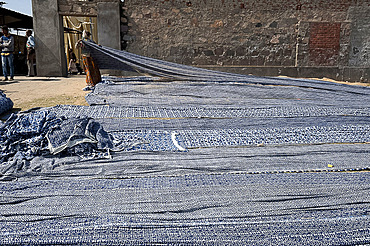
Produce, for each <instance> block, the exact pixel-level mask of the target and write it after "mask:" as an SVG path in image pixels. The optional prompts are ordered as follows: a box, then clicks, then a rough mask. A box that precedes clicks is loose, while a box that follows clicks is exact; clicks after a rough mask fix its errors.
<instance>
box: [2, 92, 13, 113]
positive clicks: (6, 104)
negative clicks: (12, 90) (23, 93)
mask: <svg viewBox="0 0 370 246" xmlns="http://www.w3.org/2000/svg"><path fill="white" fill-rule="evenodd" d="M12 108H13V102H12V100H10V98H7V97H6V95H5V94H4V93H3V92H2V91H0V115H1V114H3V113H6V112H8V111H9V110H11V109H12Z"/></svg>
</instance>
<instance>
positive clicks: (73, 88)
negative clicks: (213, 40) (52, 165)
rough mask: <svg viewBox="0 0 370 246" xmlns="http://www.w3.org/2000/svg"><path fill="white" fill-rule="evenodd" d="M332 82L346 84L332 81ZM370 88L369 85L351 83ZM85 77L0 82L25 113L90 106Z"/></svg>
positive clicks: (17, 79)
mask: <svg viewBox="0 0 370 246" xmlns="http://www.w3.org/2000/svg"><path fill="white" fill-rule="evenodd" d="M323 80H327V81H332V82H338V83H345V82H340V81H334V80H330V79H323ZM349 84H356V85H362V86H370V84H369V83H349ZM85 86H86V82H85V75H72V76H69V77H26V76H16V77H15V80H14V81H5V82H3V81H0V90H2V91H3V92H4V93H5V94H6V96H7V97H9V98H10V99H11V100H12V101H13V103H14V107H13V111H24V110H28V109H31V108H36V107H50V106H55V105H59V104H64V105H88V104H87V103H86V101H85V95H86V94H87V93H89V92H88V91H83V90H82V88H84V87H85Z"/></svg>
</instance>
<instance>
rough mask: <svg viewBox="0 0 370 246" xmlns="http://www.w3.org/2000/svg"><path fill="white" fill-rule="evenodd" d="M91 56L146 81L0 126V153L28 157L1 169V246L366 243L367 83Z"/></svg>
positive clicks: (118, 84)
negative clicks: (140, 73)
mask: <svg viewBox="0 0 370 246" xmlns="http://www.w3.org/2000/svg"><path fill="white" fill-rule="evenodd" d="M86 46H89V44H86ZM89 47H91V53H92V54H95V55H94V58H95V59H96V60H97V62H98V63H99V66H100V67H101V68H110V69H113V68H116V69H131V70H139V71H144V72H146V73H149V74H153V75H155V77H150V76H139V77H130V78H117V77H105V78H104V80H105V81H104V82H103V83H99V84H98V85H97V86H96V87H95V90H94V91H93V92H92V93H90V94H88V95H87V96H86V99H87V101H88V103H89V104H90V105H93V106H70V105H61V106H56V107H50V108H42V109H39V110H37V111H34V112H29V113H25V114H23V115H18V116H13V118H12V120H11V121H9V122H7V123H6V126H5V127H2V128H1V129H2V130H1V137H2V138H1V141H2V143H6V142H7V141H9V139H11V141H9V143H10V145H6V144H4V145H2V146H1V147H2V148H3V147H5V149H6V150H7V151H6V152H4V153H5V155H4V156H3V158H8V159H6V160H8V161H9V160H11V159H12V158H13V159H12V160H14V159H15V158H20V159H22V160H25V161H24V162H20V163H17V165H15V164H12V165H10V166H9V164H7V165H4V164H3V163H2V164H1V165H2V166H1V167H2V172H3V174H2V175H1V177H0V208H1V209H0V244H2V245H6V244H19V245H40V244H41V245H42V244H43V245H52V244H57V245H59V244H64V245H66V244H68V245H76V244H79V245H91V244H98V245H148V244H149V245H150V244H165V245H266V244H270V245H365V244H369V243H370V231H369V226H368V225H369V222H370V221H369V220H370V217H369V214H368V212H367V211H369V204H370V197H369V192H368V191H369V188H370V187H369V183H370V182H369V181H370V180H369V174H368V171H369V170H370V167H369V157H370V148H369V142H370V110H369V105H370V88H366V87H358V86H351V85H341V84H335V83H332V82H326V81H314V80H303V79H288V78H258V77H253V76H244V75H236V74H230V73H222V72H216V71H209V70H204V69H198V68H193V67H189V66H184V65H180V64H173V63H168V62H164V61H158V60H154V59H151V58H146V57H140V56H136V55H133V54H130V53H127V52H124V51H117V50H113V49H110V48H107V47H101V46H98V45H90V46H89ZM163 77H165V78H163ZM171 78H172V79H171ZM18 126H20V127H18ZM8 129H11V130H12V133H11V134H9V135H6V134H7V133H9V131H7V130H8ZM17 129H18V130H17ZM46 129H48V130H47V131H46ZM13 135H14V137H13V138H8V137H7V136H13ZM17 139H20V142H19V141H18V140H17ZM12 141H13V142H12ZM17 141H18V142H17ZM23 142H25V143H27V144H28V145H27V144H24V143H23ZM29 143H37V144H32V145H30V144H29ZM77 143H78V144H77ZM75 144H76V145H75ZM8 146H14V147H15V148H14V149H16V150H17V151H13V152H11V154H9V153H8V151H9V150H12V148H10V147H8ZM112 147H113V149H112V150H108V149H110V148H112ZM50 150H51V151H52V152H54V153H58V154H56V155H52V154H51V153H50ZM30 151H34V152H30ZM2 153H3V152H2ZM25 153H31V154H32V153H37V155H26V154H25ZM39 153H43V154H41V155H40V154H39ZM17 155H18V156H17ZM22 155H23V156H22ZM102 155H103V156H102ZM28 156H30V159H27V158H28ZM104 156H106V157H111V158H101V157H104ZM31 158H32V159H31ZM6 167H9V168H8V169H7V168H6Z"/></svg>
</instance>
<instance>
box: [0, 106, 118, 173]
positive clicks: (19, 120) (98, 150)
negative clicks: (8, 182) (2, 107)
mask: <svg viewBox="0 0 370 246" xmlns="http://www.w3.org/2000/svg"><path fill="white" fill-rule="evenodd" d="M109 149H113V141H112V138H111V136H110V135H109V134H108V133H107V132H106V131H104V129H103V128H102V127H101V125H100V124H99V123H97V122H95V121H93V120H92V119H89V118H81V119H80V118H71V119H67V118H61V117H57V116H56V115H55V113H52V112H49V111H46V110H45V111H37V112H30V113H26V114H18V115H16V114H13V115H11V116H10V117H9V119H8V120H7V121H6V122H5V123H3V124H1V125H0V150H1V153H0V163H2V164H0V175H6V174H12V173H16V172H20V171H27V170H28V169H29V167H30V165H29V164H30V161H31V160H32V159H33V158H35V157H36V156H51V155H59V156H71V155H72V156H73V155H77V156H80V157H81V158H104V157H108V158H109V157H110V154H109Z"/></svg>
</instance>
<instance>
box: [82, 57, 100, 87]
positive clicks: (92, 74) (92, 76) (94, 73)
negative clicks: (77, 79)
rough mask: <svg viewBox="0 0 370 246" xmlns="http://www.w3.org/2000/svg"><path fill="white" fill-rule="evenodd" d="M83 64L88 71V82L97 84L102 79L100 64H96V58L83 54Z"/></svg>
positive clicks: (93, 84) (88, 83)
mask: <svg viewBox="0 0 370 246" xmlns="http://www.w3.org/2000/svg"><path fill="white" fill-rule="evenodd" d="M83 64H84V66H85V72H86V84H87V85H90V86H95V85H96V84H97V83H99V82H100V81H101V75H100V71H99V68H98V66H97V65H96V64H95V62H94V59H93V58H92V57H90V56H83Z"/></svg>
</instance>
